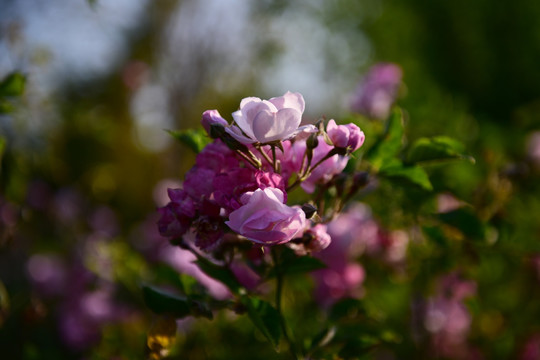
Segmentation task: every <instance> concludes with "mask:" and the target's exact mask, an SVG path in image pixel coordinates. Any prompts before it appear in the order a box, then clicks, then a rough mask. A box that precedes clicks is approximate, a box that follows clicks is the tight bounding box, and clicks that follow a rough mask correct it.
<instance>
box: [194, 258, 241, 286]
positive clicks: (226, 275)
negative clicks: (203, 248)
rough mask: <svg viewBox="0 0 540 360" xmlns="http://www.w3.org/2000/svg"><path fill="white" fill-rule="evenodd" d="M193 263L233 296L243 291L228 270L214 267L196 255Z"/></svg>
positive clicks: (211, 263) (217, 266)
mask: <svg viewBox="0 0 540 360" xmlns="http://www.w3.org/2000/svg"><path fill="white" fill-rule="evenodd" d="M195 263H196V264H197V265H198V266H199V268H200V269H201V270H202V271H203V272H204V273H205V274H206V275H208V276H210V277H211V278H213V279H215V280H218V281H220V282H222V283H223V284H224V285H225V286H227V287H228V288H229V290H231V292H232V293H233V294H239V293H240V292H241V290H242V289H243V287H242V285H241V284H240V283H239V282H238V280H237V279H236V276H234V274H233V272H232V271H231V270H230V269H229V268H226V267H223V266H219V265H216V264H214V263H213V262H211V261H210V260H208V259H205V258H204V257H202V256H200V255H197V261H195Z"/></svg>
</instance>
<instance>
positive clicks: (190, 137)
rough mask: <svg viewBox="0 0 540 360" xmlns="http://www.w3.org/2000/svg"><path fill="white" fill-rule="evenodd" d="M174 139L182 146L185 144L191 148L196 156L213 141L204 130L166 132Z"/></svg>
mask: <svg viewBox="0 0 540 360" xmlns="http://www.w3.org/2000/svg"><path fill="white" fill-rule="evenodd" d="M165 131H167V132H168V133H169V134H170V135H171V136H172V137H174V138H175V139H176V140H178V141H179V142H180V143H181V144H184V145H185V146H187V147H188V148H190V149H191V150H192V151H193V152H194V153H195V154H198V153H200V152H201V151H202V149H203V148H204V147H205V146H206V145H208V144H209V143H210V142H211V140H212V139H210V138H209V137H208V136H207V135H206V133H205V132H204V130H201V129H187V130H165Z"/></svg>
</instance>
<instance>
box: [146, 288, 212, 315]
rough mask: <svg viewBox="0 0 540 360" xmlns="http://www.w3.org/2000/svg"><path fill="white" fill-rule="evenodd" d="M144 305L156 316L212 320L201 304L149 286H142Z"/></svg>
mask: <svg viewBox="0 0 540 360" xmlns="http://www.w3.org/2000/svg"><path fill="white" fill-rule="evenodd" d="M142 291H143V299H144V303H145V304H146V306H148V308H150V310H152V311H153V312H154V313H156V314H164V315H165V314H166V315H170V316H173V317H175V318H184V317H186V316H190V315H191V316H195V317H205V318H207V319H212V317H213V316H212V312H211V311H210V309H209V308H208V307H207V306H206V305H205V304H204V303H202V302H200V301H195V300H193V299H190V298H185V297H181V296H178V295H174V294H170V293H168V292H165V291H163V290H158V289H155V288H152V287H150V286H143V288H142Z"/></svg>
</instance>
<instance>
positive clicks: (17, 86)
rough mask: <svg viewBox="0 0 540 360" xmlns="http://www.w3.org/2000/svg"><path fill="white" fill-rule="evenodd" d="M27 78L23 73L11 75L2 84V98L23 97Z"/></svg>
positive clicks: (0, 85)
mask: <svg viewBox="0 0 540 360" xmlns="http://www.w3.org/2000/svg"><path fill="white" fill-rule="evenodd" d="M25 83H26V78H25V76H24V75H22V74H21V73H17V72H15V73H11V74H10V75H8V76H7V77H6V78H4V79H3V80H2V82H0V96H1V97H9V96H21V95H22V93H23V92H24V85H25Z"/></svg>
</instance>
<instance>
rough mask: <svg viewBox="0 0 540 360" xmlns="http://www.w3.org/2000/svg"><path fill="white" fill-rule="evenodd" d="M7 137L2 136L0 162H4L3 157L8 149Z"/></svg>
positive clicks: (0, 140)
mask: <svg viewBox="0 0 540 360" xmlns="http://www.w3.org/2000/svg"><path fill="white" fill-rule="evenodd" d="M6 145H7V142H6V139H5V138H3V137H2V136H0V164H2V157H3V156H4V152H5V151H6Z"/></svg>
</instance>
